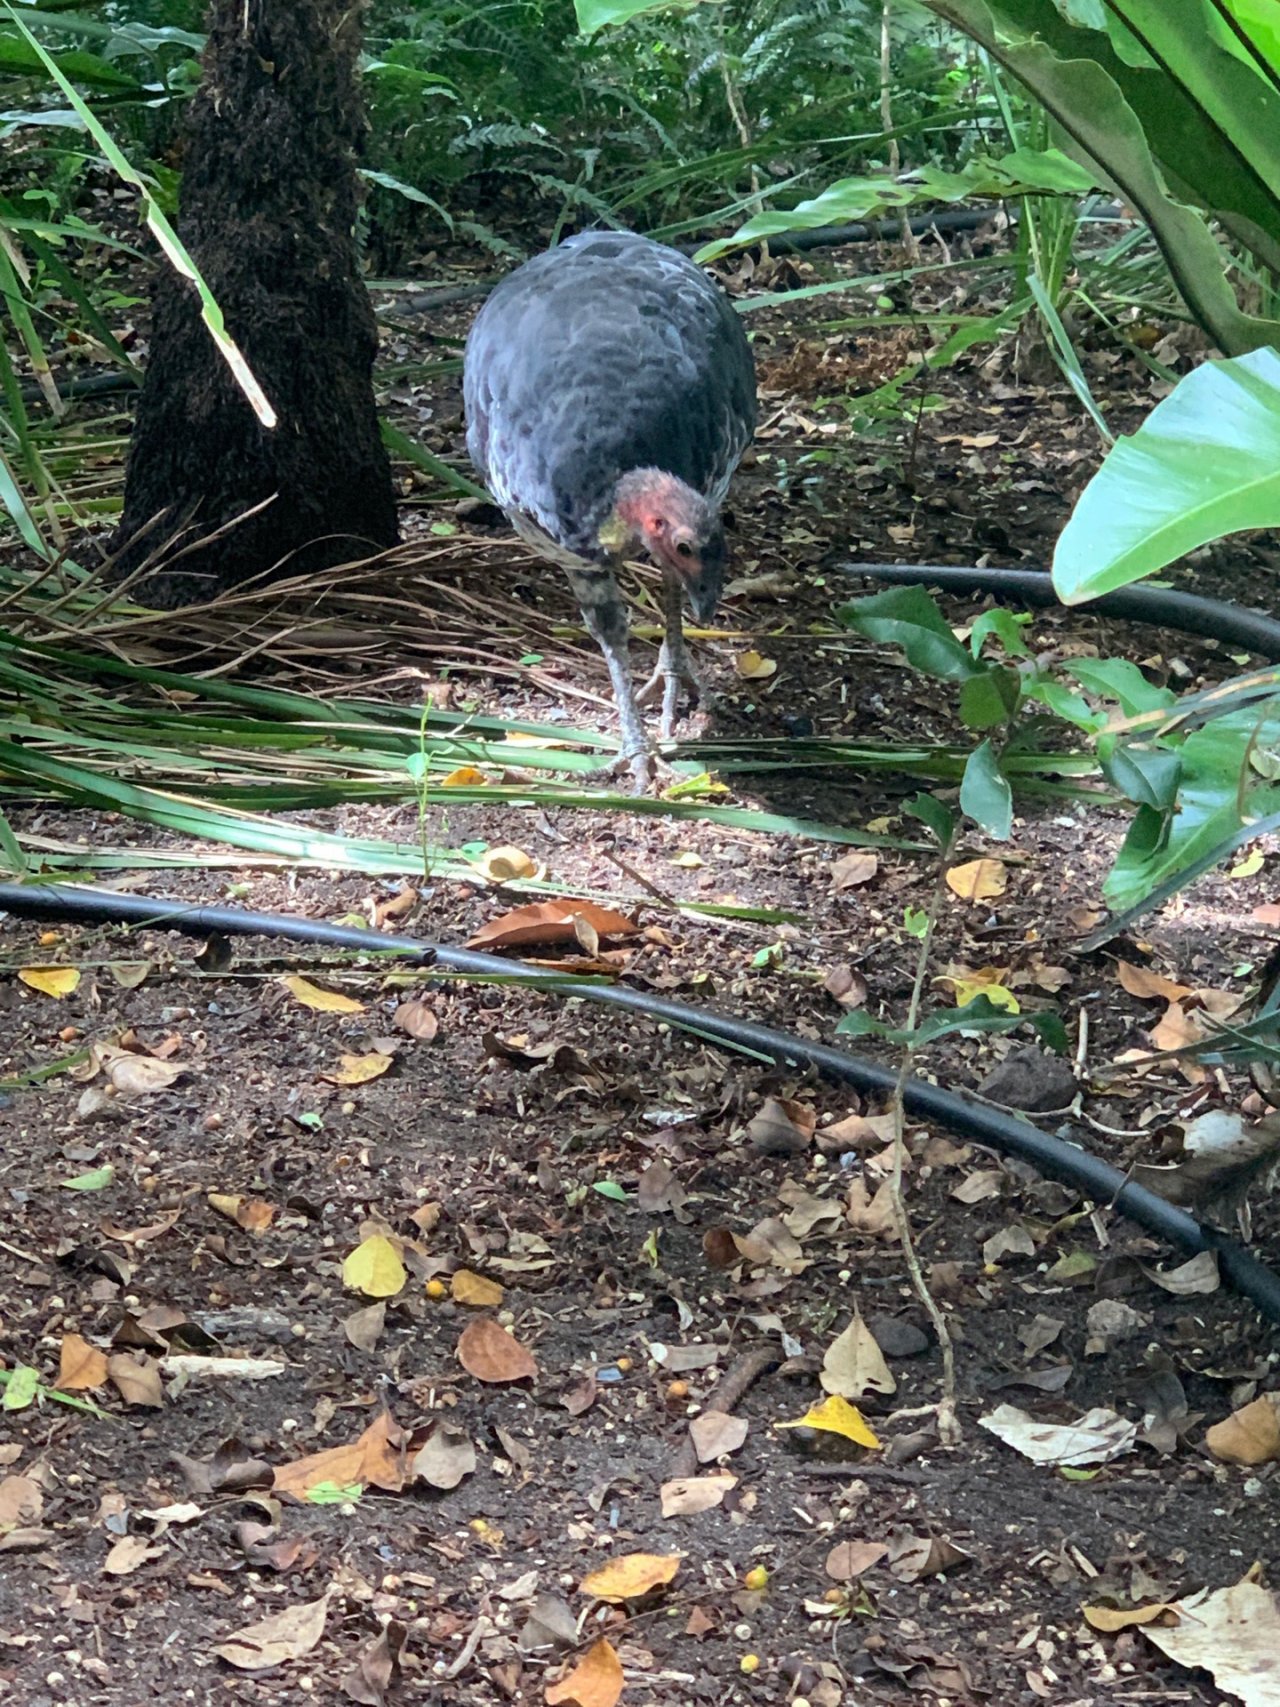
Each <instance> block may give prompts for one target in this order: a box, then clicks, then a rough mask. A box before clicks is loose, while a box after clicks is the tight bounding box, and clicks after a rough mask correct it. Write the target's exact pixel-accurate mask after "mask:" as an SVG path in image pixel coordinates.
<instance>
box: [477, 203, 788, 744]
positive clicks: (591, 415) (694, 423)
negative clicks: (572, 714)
mask: <svg viewBox="0 0 1280 1707" xmlns="http://www.w3.org/2000/svg"><path fill="white" fill-rule="evenodd" d="M463 390H464V398H465V405H466V415H467V448H468V450H469V451H470V453H471V457H472V460H473V461H474V463H475V465H476V467H477V469H478V470H479V471H480V473H481V475H482V476H483V477H484V480H485V482H486V484H487V486H488V488H489V490H490V492H491V493H492V494H493V496H494V498H495V499H496V500H497V501H498V503H499V504H500V505H501V506H502V508H503V509H504V510H505V511H506V512H507V514H508V516H509V517H510V518H511V521H512V523H513V524H514V526H515V527H516V529H517V530H518V531H519V532H520V533H521V535H522V536H523V537H524V538H525V539H526V540H528V541H529V543H530V544H532V545H533V546H534V548H535V549H536V550H538V551H540V552H541V553H542V554H543V555H544V556H547V557H549V558H552V559H553V560H554V561H556V562H558V563H560V564H561V565H562V566H563V567H565V568H566V569H568V571H569V574H570V579H571V580H572V583H573V587H574V591H575V593H576V595H577V597H578V599H579V602H580V603H581V605H582V608H583V613H584V616H585V617H586V620H587V625H588V627H589V628H590V629H591V631H592V633H593V634H595V635H596V638H597V639H598V640H599V641H600V644H601V646H602V648H603V649H604V652H605V656H606V660H607V661H608V663H609V668H610V675H611V676H612V678H613V682H614V688H615V692H616V693H617V695H618V700H619V712H620V714H621V718H622V724H623V737H624V751H626V750H627V749H629V748H630V749H634V748H635V745H636V741H637V739H638V740H639V741H640V743H641V744H642V745H643V742H644V737H643V732H642V731H641V730H640V725H639V720H638V714H636V712H635V701H634V696H633V694H632V692H631V688H630V678H629V674H628V673H627V668H626V654H625V647H626V619H625V611H624V610H623V608H622V604H621V600H620V598H619V595H618V592H617V588H616V584H615V582H614V579H613V565H614V564H615V563H616V562H617V561H618V560H619V558H620V557H621V556H622V555H623V553H624V550H625V549H627V548H630V549H635V548H640V547H643V548H646V549H649V550H650V551H651V554H652V555H653V556H654V557H655V560H656V561H659V562H660V563H661V564H662V565H663V567H664V569H665V570H666V571H667V582H668V599H667V609H668V622H667V644H666V647H665V648H664V664H663V670H664V674H665V677H666V679H667V682H668V692H667V693H666V695H665V696H664V725H666V724H669V722H670V719H671V715H672V714H673V713H674V705H675V692H674V684H673V683H672V680H671V678H672V673H673V671H674V672H675V673H676V674H678V675H684V676H685V677H686V678H688V677H691V671H690V670H689V666H688V664H687V663H686V662H685V661H684V657H683V647H682V642H681V632H680V619H679V609H680V602H679V601H680V593H681V591H682V590H683V591H685V592H686V593H687V594H688V596H689V597H690V599H691V601H692V602H693V603H694V607H695V609H696V610H698V612H699V615H701V616H702V617H703V619H704V620H705V619H706V618H707V617H708V616H709V615H710V608H713V607H714V602H715V595H716V594H718V592H719V580H720V573H721V571H722V569H723V562H724V543H723V534H722V533H721V531H720V528H719V521H718V511H719V508H720V505H721V503H722V502H723V500H724V496H725V493H726V491H727V489H728V486H729V481H730V479H731V477H732V474H733V471H734V469H735V468H736V466H737V464H738V460H739V458H740V457H741V456H742V453H743V451H744V450H745V449H746V447H747V445H748V444H749V443H750V442H751V438H752V434H753V432H754V430H755V421H756V390H755V368H754V363H753V361H752V356H751V350H750V346H749V345H748V343H747V339H746V335H745V333H744V332H743V329H742V324H741V321H740V320H739V317H738V315H737V314H736V313H735V312H734V310H733V308H732V306H731V305H730V303H729V300H728V298H727V297H726V296H725V294H724V292H723V291H722V290H721V289H720V288H719V286H718V285H716V284H715V282H714V281H713V280H712V279H710V278H708V277H707V275H706V274H705V273H703V272H702V271H701V270H700V269H699V268H698V267H696V266H695V265H694V264H693V262H692V261H688V260H686V259H685V257H684V256H683V255H681V254H679V253H678V252H677V251H676V250H674V249H668V248H666V247H664V246H663V245H661V244H658V243H654V242H652V241H650V240H649V239H648V238H645V237H638V236H635V235H633V234H631V233H628V232H588V233H584V234H583V235H581V236H578V237H571V238H570V239H569V240H568V241H567V242H566V243H563V244H561V245H560V246H559V248H556V249H551V250H548V251H547V252H546V253H545V254H542V255H538V256H536V257H535V258H534V259H533V260H532V261H529V262H527V263H526V264H525V265H524V266H522V267H519V268H518V269H517V270H516V271H515V272H514V273H511V274H509V275H508V277H507V278H505V279H503V281H502V282H501V283H500V284H499V285H498V286H497V287H496V289H495V290H494V291H493V292H492V294H491V295H490V297H489V299H488V301H487V302H486V303H485V305H484V307H483V308H482V309H481V311H480V314H479V315H478V317H477V319H476V321H475V324H474V326H473V327H472V330H471V334H470V336H469V338H468V339H467V347H466V359H465V363H464V378H463ZM672 476H673V477H674V480H671V479H667V478H665V477H672ZM628 477H629V478H628ZM620 482H621V483H622V485H621V488H620ZM686 488H687V489H688V491H687V494H685V493H684V491H683V489H686ZM695 495H697V497H698V498H700V499H701V500H703V501H704V502H703V503H702V504H701V506H700V507H699V505H698V503H697V501H696V498H695ZM682 503H683V504H684V508H683V509H682V508H681V504H682ZM620 518H622V519H620ZM690 518H692V519H690ZM682 521H684V522H687V523H688V525H687V526H686V527H684V529H683V531H682V529H681V527H680V526H679V525H677V523H679V522H682ZM673 608H674V613H675V632H674V634H673V632H672V622H671V612H672V609H673ZM624 678H625V684H626V685H625V691H624V690H623V688H622V687H621V686H620V682H621V681H622V680H623V679H624ZM629 713H630V715H629ZM665 732H666V733H669V732H670V731H669V728H667V729H666V730H665ZM629 756H632V757H634V756H635V755H634V752H631V753H630V754H629Z"/></svg>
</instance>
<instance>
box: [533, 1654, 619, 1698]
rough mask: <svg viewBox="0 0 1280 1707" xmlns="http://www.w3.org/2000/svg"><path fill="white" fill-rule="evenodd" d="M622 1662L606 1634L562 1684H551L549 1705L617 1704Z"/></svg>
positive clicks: (562, 1680) (561, 1680)
mask: <svg viewBox="0 0 1280 1707" xmlns="http://www.w3.org/2000/svg"><path fill="white" fill-rule="evenodd" d="M623 1681H624V1680H623V1676H622V1661H621V1660H620V1659H619V1658H618V1656H617V1654H616V1653H615V1652H614V1651H613V1649H612V1648H611V1647H610V1645H609V1643H608V1642H606V1641H605V1640H604V1639H603V1637H602V1638H601V1640H600V1641H598V1642H597V1643H596V1645H595V1646H594V1647H593V1648H588V1649H587V1651H586V1653H585V1654H584V1655H583V1656H582V1658H581V1659H580V1660H579V1661H578V1663H577V1665H576V1666H574V1668H573V1670H572V1671H571V1672H569V1674H568V1675H567V1676H566V1677H562V1678H561V1679H560V1681H559V1683H550V1684H548V1685H547V1707H617V1702H618V1698H619V1696H620V1695H621V1694H622V1685H623Z"/></svg>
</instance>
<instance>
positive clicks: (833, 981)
mask: <svg viewBox="0 0 1280 1707" xmlns="http://www.w3.org/2000/svg"><path fill="white" fill-rule="evenodd" d="M822 988H823V989H824V990H825V991H826V992H827V994H828V995H829V996H830V997H832V999H833V1000H835V1001H837V1002H839V1004H840V1006H841V1007H842V1008H860V1007H862V1006H863V1005H864V1004H865V1002H866V999H867V980H866V979H865V978H864V977H863V975H862V973H861V972H856V971H855V970H854V969H853V967H852V966H833V967H832V968H831V970H830V972H828V973H827V975H826V977H825V978H824V979H823V980H822Z"/></svg>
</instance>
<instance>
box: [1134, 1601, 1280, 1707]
mask: <svg viewBox="0 0 1280 1707" xmlns="http://www.w3.org/2000/svg"><path fill="white" fill-rule="evenodd" d="M1167 1610H1168V1611H1169V1612H1171V1613H1173V1614H1174V1615H1175V1616H1176V1617H1177V1620H1178V1622H1177V1623H1176V1624H1174V1625H1172V1626H1168V1625H1164V1624H1155V1623H1151V1624H1144V1625H1143V1627H1142V1634H1143V1636H1145V1638H1146V1639H1147V1641H1148V1642H1151V1643H1152V1644H1153V1645H1154V1646H1155V1647H1157V1648H1159V1650H1160V1652H1161V1653H1162V1654H1164V1655H1166V1656H1167V1657H1168V1658H1169V1659H1171V1660H1173V1661H1174V1662H1175V1663H1176V1664H1177V1665H1180V1666H1185V1667H1186V1668H1187V1669H1188V1670H1189V1671H1193V1670H1195V1669H1197V1668H1203V1669H1204V1670H1205V1671H1207V1672H1209V1673H1210V1675H1211V1676H1212V1678H1213V1681H1214V1682H1215V1683H1216V1684H1217V1686H1218V1688H1219V1689H1220V1690H1222V1691H1223V1692H1224V1693H1226V1694H1228V1695H1235V1696H1238V1697H1239V1699H1240V1700H1241V1701H1243V1702H1244V1703H1245V1707H1276V1704H1277V1702H1280V1686H1278V1681H1277V1675H1276V1655H1277V1654H1278V1653H1280V1601H1277V1599H1276V1596H1275V1595H1274V1594H1272V1593H1271V1591H1270V1590H1269V1589H1265V1588H1263V1586H1262V1584H1261V1583H1258V1582H1253V1581H1252V1580H1250V1578H1248V1577H1246V1578H1245V1579H1244V1580H1243V1581H1242V1582H1238V1583H1235V1584H1234V1585H1233V1586H1232V1587H1231V1588H1220V1589H1216V1590H1214V1591H1213V1592H1212V1593H1210V1591H1209V1590H1208V1589H1202V1590H1201V1592H1200V1593H1199V1594H1193V1595H1191V1596H1189V1598H1188V1599H1186V1600H1178V1601H1174V1602H1173V1603H1172V1605H1170V1606H1169V1607H1168V1608H1167Z"/></svg>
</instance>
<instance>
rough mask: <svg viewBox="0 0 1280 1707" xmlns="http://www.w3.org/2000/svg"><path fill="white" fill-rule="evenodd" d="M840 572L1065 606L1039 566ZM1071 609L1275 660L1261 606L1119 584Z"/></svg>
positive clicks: (1270, 622)
mask: <svg viewBox="0 0 1280 1707" xmlns="http://www.w3.org/2000/svg"><path fill="white" fill-rule="evenodd" d="M840 571H841V573H842V574H845V575H865V576H866V577H867V579H868V580H872V581H888V582H890V583H892V584H893V585H896V586H902V585H908V586H914V585H916V584H917V583H919V584H920V585H921V586H927V587H941V589H942V590H943V592H947V593H990V594H991V595H992V596H993V597H994V598H997V599H1000V600H1002V601H1003V602H1005V603H1014V604H1023V605H1035V606H1038V607H1039V608H1041V609H1044V608H1045V607H1048V606H1054V605H1056V606H1058V607H1059V608H1060V609H1066V608H1067V607H1066V606H1064V605H1063V604H1062V601H1061V600H1060V599H1059V597H1058V595H1057V593H1056V592H1055V591H1054V586H1053V581H1052V579H1051V577H1050V576H1049V575H1048V574H1046V573H1045V571H1044V570H1042V569H971V568H963V567H958V566H955V565H952V564H950V563H947V564H938V563H921V564H919V565H917V564H912V563H842V564H841V565H840ZM1072 608H1074V609H1079V610H1080V611H1082V612H1087V611H1096V612H1097V613H1098V615H1099V616H1115V617H1121V618H1122V619H1123V620H1124V621H1126V622H1145V623H1150V624H1151V625H1152V626H1153V627H1159V628H1176V629H1180V630H1182V631H1184V632H1185V633H1187V634H1198V635H1200V636H1201V637H1202V638H1207V639H1210V640H1220V641H1222V643H1223V644H1224V645H1227V646H1234V647H1237V648H1238V649H1239V650H1240V651H1242V652H1257V653H1258V654H1259V655H1260V656H1262V657H1264V658H1269V659H1270V660H1271V661H1272V662H1280V620H1277V618H1275V617H1274V616H1268V615H1267V614H1266V613H1265V612H1264V611H1260V610H1249V609H1247V608H1246V607H1245V606H1244V605H1233V604H1228V603H1227V602H1226V601H1225V600H1222V599H1204V598H1201V597H1200V595H1199V594H1198V593H1179V592H1174V591H1172V590H1171V589H1170V588H1167V587H1122V588H1121V589H1120V591H1119V592H1116V593H1104V594H1103V595H1102V597H1101V598H1099V599H1092V600H1091V601H1090V602H1089V603H1088V604H1087V605H1080V606H1076V607H1072Z"/></svg>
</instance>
